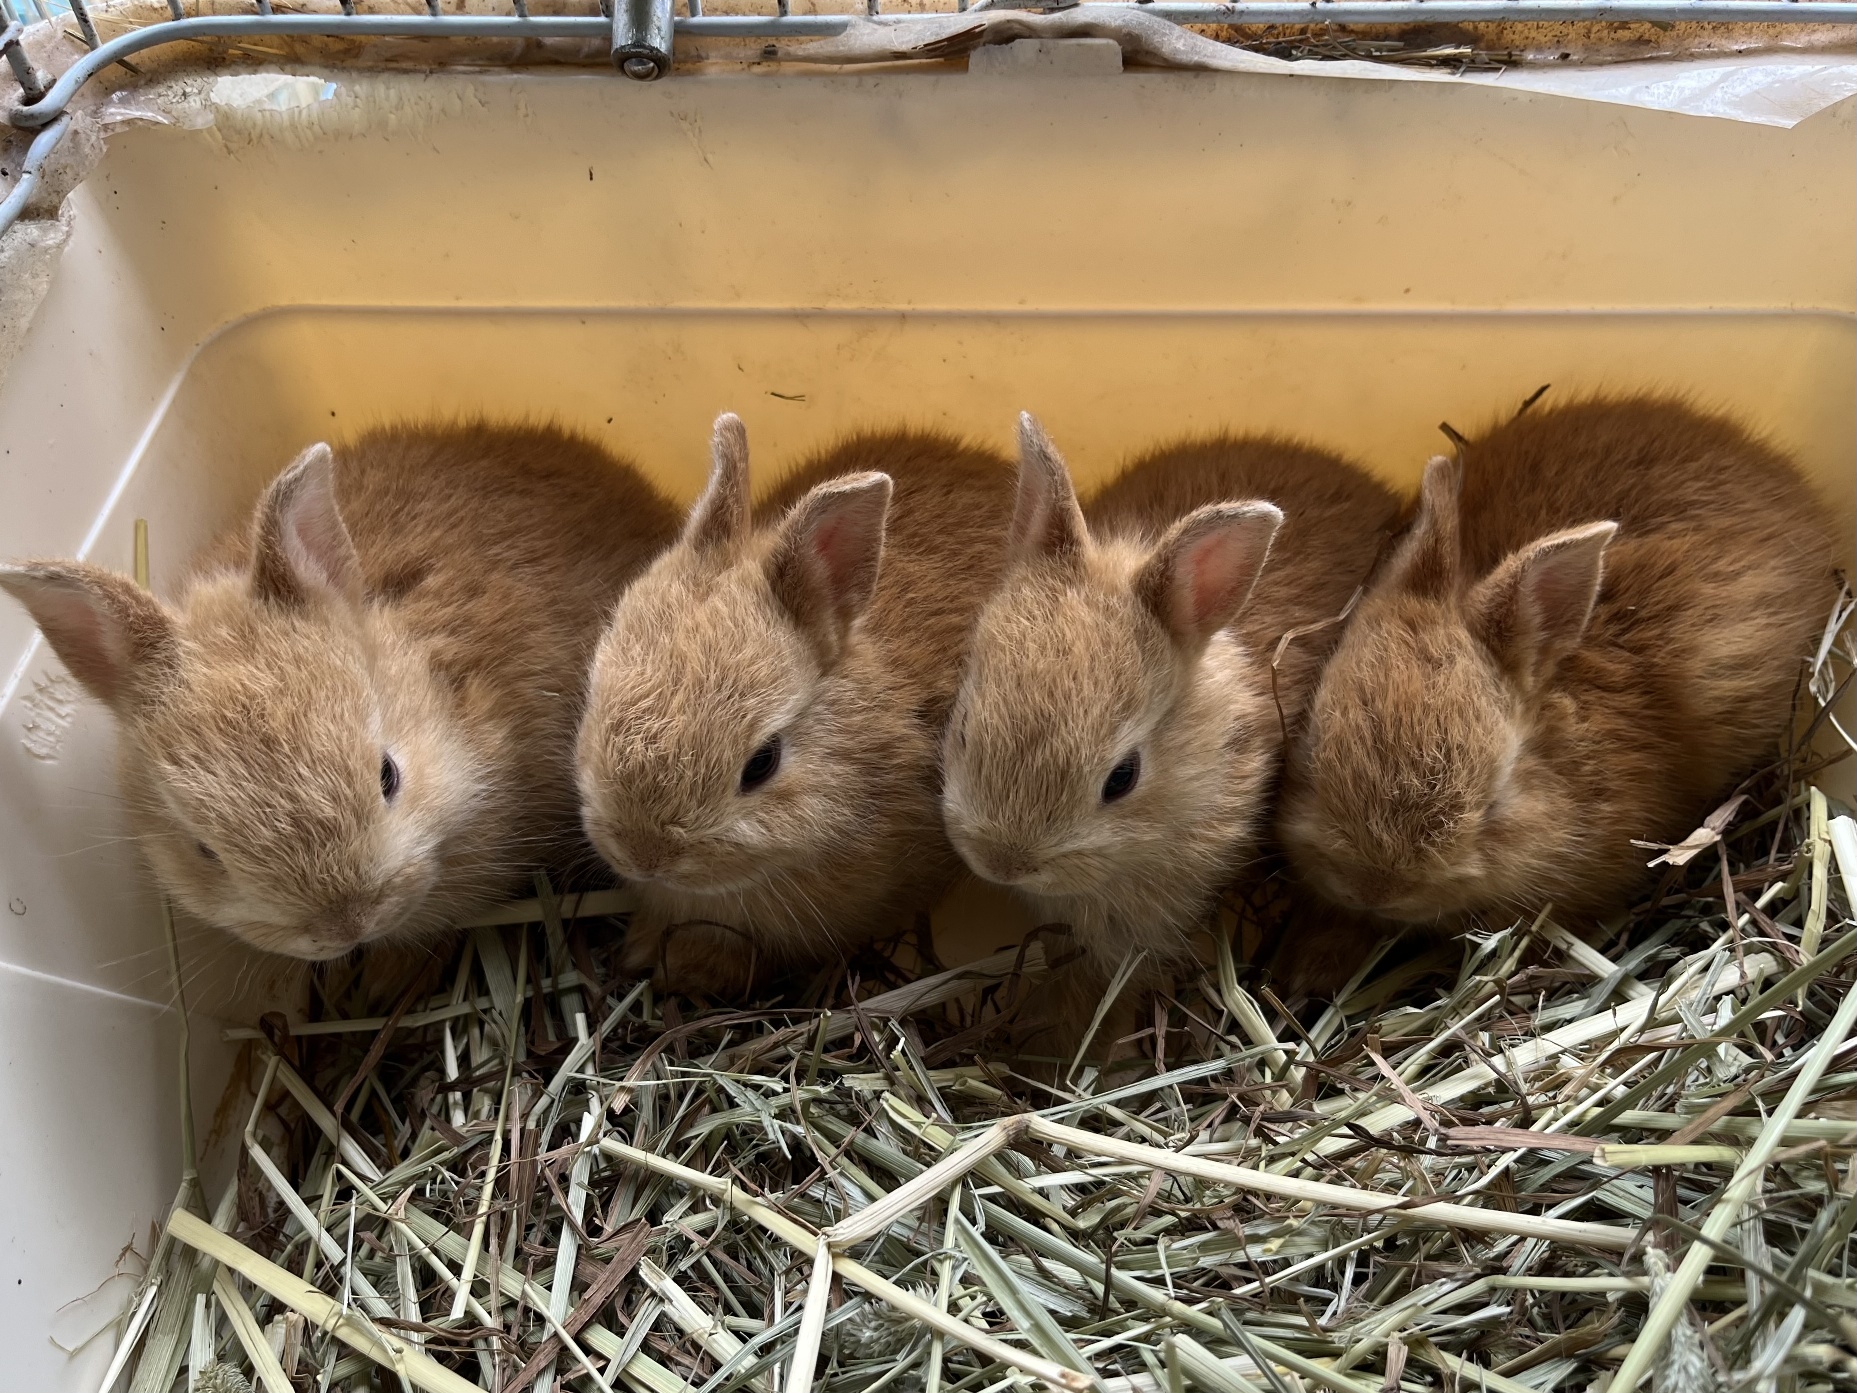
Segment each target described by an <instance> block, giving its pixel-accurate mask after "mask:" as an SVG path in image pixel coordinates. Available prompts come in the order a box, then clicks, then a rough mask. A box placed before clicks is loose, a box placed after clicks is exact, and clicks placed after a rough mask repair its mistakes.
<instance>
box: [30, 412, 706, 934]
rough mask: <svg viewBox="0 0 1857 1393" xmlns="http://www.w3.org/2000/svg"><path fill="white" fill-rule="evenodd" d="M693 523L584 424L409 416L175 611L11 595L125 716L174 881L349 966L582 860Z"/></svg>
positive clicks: (34, 589) (212, 563) (268, 520)
mask: <svg viewBox="0 0 1857 1393" xmlns="http://www.w3.org/2000/svg"><path fill="white" fill-rule="evenodd" d="M676 530H677V518H676V514H675V512H674V511H673V509H672V508H671V506H670V505H669V503H668V502H666V501H665V500H664V499H662V498H660V497H659V496H658V495H657V494H656V493H655V492H654V491H653V490H652V488H651V486H650V485H649V484H647V483H646V482H645V480H644V478H643V477H642V476H640V475H639V473H638V472H637V471H636V470H634V469H632V468H631V467H630V466H628V465H625V464H622V463H620V462H619V461H618V460H616V459H614V458H613V457H612V456H611V455H609V454H607V453H606V452H605V451H604V450H602V449H600V448H599V447H598V446H596V445H594V444H593V443H592V442H590V441H587V440H584V439H581V438H579V437H577V436H573V435H569V434H567V433H565V432H562V431H558V430H553V429H544V428H535V429H531V428H502V427H496V426H489V425H466V426H457V427H437V428H430V429H427V428H416V427H404V426H403V427H394V428H389V429H384V430H377V431H373V432H370V433H369V434H366V435H364V436H362V437H361V438H360V439H359V440H357V441H355V442H354V443H353V444H352V445H347V446H344V447H343V448H342V449H341V450H340V451H339V453H336V452H331V450H330V448H329V447H328V446H327V445H313V446H311V447H310V448H309V449H308V450H305V451H304V452H303V454H302V455H300V456H299V457H298V458H297V460H296V462H295V463H294V464H292V465H291V466H290V467H289V468H288V469H286V470H285V471H284V472H283V473H282V474H281V475H279V476H278V478H277V479H276V480H275V481H274V482H273V483H272V484H271V485H270V487H269V488H268V489H267V490H266V491H265V494H264V497H263V499H262V500H261V501H260V502H259V504H258V507H257V510H256V514H255V516H254V517H253V519H252V521H251V523H250V524H249V525H248V526H245V527H243V528H241V529H239V530H238V532H236V533H235V534H234V535H231V536H228V537H225V538H222V539H221V540H220V541H219V542H218V543H216V544H214V545H213V546H211V547H209V548H208V549H207V550H206V552H205V553H204V554H203V555H202V557H201V558H199V559H198V561H197V562H196V564H195V567H194V569H193V572H192V574H191V575H190V576H189V578H188V579H187V580H186V581H185V582H184V584H183V585H182V587H181V590H180V594H179V596H178V598H177V599H176V601H175V602H174V603H173V604H171V605H170V604H164V603H162V602H161V601H160V600H157V599H156V598H155V597H154V596H152V595H150V594H149V593H147V592H146V591H144V590H142V589H140V588H138V587H137V586H136V584H135V583H134V582H133V581H132V580H130V579H129V578H128V577H126V576H120V575H116V574H114V573H112V572H110V571H106V570H102V569H100V568H98V567H95V566H89V565H85V564H83V563H81V562H37V563H32V564H28V565H23V566H13V567H8V568H5V569H4V570H0V585H4V586H5V587H6V589H7V590H8V591H10V592H11V593H12V594H13V595H14V596H15V597H16V598H18V599H19V600H20V601H21V602H22V603H24V604H25V605H26V607H27V608H28V609H30V610H31V611H32V615H33V617H34V619H36V620H37V621H38V624H39V627H40V628H41V629H42V630H43V631H44V634H45V636H46V638H47V640H49V641H50V643H51V645H52V647H53V649H54V650H55V651H56V652H57V654H58V656H59V657H60V658H61V659H62V660H63V661H64V663H65V665H66V666H67V667H69V668H70V669H71V672H72V673H73V675H75V676H76V677H77V679H78V680H79V681H80V682H82V683H83V684H84V686H85V687H87V688H88V689H89V690H90V691H91V692H92V693H93V694H94V695H95V696H97V697H98V698H99V699H101V700H102V701H103V702H105V703H106V704H107V705H108V706H109V707H110V708H111V710H112V711H114V713H115V715H116V718H117V722H118V725H119V727H120V729H121V740H120V760H121V777H122V784H123V788H124V791H125V794H126V797H127V802H128V804H129V807H130V809H131V813H132V816H133V818H134V820H135V827H136V832H137V834H138V837H139V840H140V844H141V847H142V850H143V851H144V853H145V854H146V856H147V857H148V860H149V863H150V864H151V866H152V867H153V869H154V872H155V876H156V879H157V880H158V882H159V883H160V885H161V887H162V889H163V890H165V891H166V892H167V893H168V894H169V895H171V896H172V897H173V898H174V899H175V900H177V901H178V902H179V903H181V904H182V905H184V906H185V907H186V908H187V909H188V910H190V911H191V912H192V913H193V914H195V915H196V916H198V917H199V918H201V919H203V920H206V921H207V922H209V923H212V924H217V925H219V926H220V927H221V928H224V929H227V930H229V931H231V932H232V933H234V934H236V935H238V936H239V937H240V938H243V939H245V940H247V941H248V942H250V943H252V944H255V945H256V946H257V947H260V948H265V949H269V950H271V951H273V952H278V953H285V954H289V955H290V956H292V957H298V958H310V959H325V958H331V957H337V956H340V955H342V954H344V953H347V952H348V951H349V950H351V949H353V948H355V947H357V946H358V945H361V944H367V943H373V942H376V941H379V940H382V939H386V938H389V937H392V936H401V937H405V936H409V935H413V934H416V933H419V932H422V931H431V930H437V929H442V928H445V927H447V926H448V925H450V924H452V923H454V922H456V921H457V920H458V919H459V918H461V917H464V916H466V915H469V914H470V913H472V912H473V911H475V910H478V909H481V908H483V907H485V905H486V904H487V903H490V902H494V901H495V900H497V899H498V898H500V897H502V896H504V895H506V894H507V893H509V892H510V891H511V890H512V889H515V888H519V887H520V886H521V885H522V884H523V880H524V874H523V872H524V870H525V868H527V867H529V866H532V865H537V864H545V865H552V866H555V867H557V868H563V869H565V868H568V867H570V866H572V865H573V864H575V863H577V862H580V861H583V860H584V859H585V857H586V853H585V842H584V840H583V839H582V837H581V835H580V832H579V815H578V803H577V800H576V798H575V796H574V785H573V769H572V763H571V759H572V753H573V738H574V729H575V724H576V722H577V720H578V719H579V715H580V705H581V692H582V690H583V687H582V684H583V681H584V676H585V672H586V665H587V662H588V659H589V658H590V656H591V654H592V651H593V645H594V642H595V640H596V639H597V638H598V636H599V628H600V624H601V622H602V621H603V620H604V618H605V616H606V614H607V612H608V611H609V610H610V609H611V607H612V605H613V602H614V601H615V600H616V599H617V598H618V594H619V591H620V590H621V588H622V587H623V586H624V585H625V583H626V581H627V580H628V579H629V578H630V577H631V576H633V575H634V574H635V573H637V572H638V571H639V570H640V569H642V568H643V566H644V565H645V563H646V562H647V561H648V560H649V559H650V558H651V556H652V555H653V554H654V553H655V552H656V551H657V550H658V549H659V548H661V547H662V546H664V545H665V544H667V543H668V542H669V541H670V540H671V539H672V538H673V537H675V535H676Z"/></svg>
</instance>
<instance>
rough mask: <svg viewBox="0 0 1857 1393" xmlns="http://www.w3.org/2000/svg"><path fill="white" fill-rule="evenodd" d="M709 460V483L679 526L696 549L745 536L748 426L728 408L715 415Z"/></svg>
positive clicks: (733, 542) (731, 543) (727, 543)
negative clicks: (682, 526) (681, 525)
mask: <svg viewBox="0 0 1857 1393" xmlns="http://www.w3.org/2000/svg"><path fill="white" fill-rule="evenodd" d="M709 460H710V463H709V485H708V487H706V488H705V489H704V490H703V496H702V497H701V498H699V499H697V500H696V506H695V507H694V508H692V509H691V510H690V520H689V521H688V522H686V523H685V524H684V529H683V539H684V541H685V542H686V543H687V544H689V545H690V546H693V547H696V548H697V549H698V550H700V551H709V550H715V549H725V548H731V547H734V546H736V545H738V544H739V543H740V542H742V541H743V540H745V539H746V538H747V536H748V428H747V427H746V426H744V425H743V424H742V418H741V417H739V416H737V415H736V414H735V413H734V412H732V411H725V412H723V413H722V415H720V416H718V417H716V428H715V431H714V432H713V433H712V434H711V436H710V440H709Z"/></svg>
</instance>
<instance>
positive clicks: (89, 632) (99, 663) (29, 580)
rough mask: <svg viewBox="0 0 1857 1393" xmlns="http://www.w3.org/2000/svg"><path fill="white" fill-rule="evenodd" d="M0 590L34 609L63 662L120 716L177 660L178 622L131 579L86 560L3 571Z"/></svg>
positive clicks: (0, 569) (46, 635) (42, 630)
mask: <svg viewBox="0 0 1857 1393" xmlns="http://www.w3.org/2000/svg"><path fill="white" fill-rule="evenodd" d="M0 586H3V587H5V589H6V591H7V593H8V594H10V595H11V596H12V597H13V598H14V599H16V600H18V601H19V602H20V603H21V604H22V605H24V606H25V607H26V608H27V609H28V610H30V611H31V612H32V618H33V620H34V622H36V623H37V624H38V626H39V631H40V632H41V633H43V634H44V635H45V641H46V642H47V643H49V644H51V646H52V651H53V652H55V653H56V654H57V655H58V659H59V661H60V662H62V663H63V664H64V665H65V666H66V667H67V668H69V669H70V670H71V675H72V676H74V677H75V678H77V680H78V681H79V682H82V683H83V684H84V686H85V687H86V688H87V689H88V690H89V691H90V693H91V694H92V695H93V696H95V697H97V698H98V699H99V700H100V701H102V702H104V703H105V704H107V705H108V706H110V707H111V708H112V709H114V710H115V711H117V712H118V713H121V712H123V711H125V710H127V709H128V708H129V707H131V706H133V705H134V704H135V703H136V700H137V698H138V696H140V695H141V694H142V693H144V692H146V691H147V690H148V688H149V686H150V683H151V679H152V680H153V681H154V682H156V683H159V682H160V681H162V680H164V679H165V678H166V677H167V676H168V674H169V672H170V671H171V670H172V668H173V665H174V663H175V661H176V658H177V650H176V644H175V640H174V622H173V620H171V619H170V618H169V617H168V612H167V611H166V610H165V609H163V608H162V607H161V602H160V601H159V600H157V599H156V598H155V597H154V596H153V595H151V594H149V593H148V592H147V591H146V590H144V589H142V587H141V586H139V585H137V584H136V583H135V582H134V581H132V580H130V579H129V578H128V577H127V576H119V575H117V574H116V573H115V572H113V571H106V570H104V569H102V568H101V567H99V566H87V565H85V564H84V563H83V562H81V561H70V562H38V563H32V564H28V565H24V566H0Z"/></svg>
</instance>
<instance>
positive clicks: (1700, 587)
mask: <svg viewBox="0 0 1857 1393" xmlns="http://www.w3.org/2000/svg"><path fill="white" fill-rule="evenodd" d="M1822 517H1823V513H1822V509H1821V508H1820V506H1819V504H1818V502H1817V501H1816V500H1815V499H1814V497H1813V496H1812V494H1811V491H1810V490H1809V489H1808V488H1807V487H1806V485H1805V484H1804V482H1803V481H1802V480H1801V479H1800V477H1799V475H1798V472H1797V471H1796V470H1795V468H1794V467H1793V465H1792V464H1791V463H1790V462H1789V461H1788V460H1787V459H1786V458H1785V457H1783V456H1782V455H1780V454H1779V453H1778V452H1776V451H1775V450H1773V449H1772V448H1770V447H1769V446H1767V445H1765V444H1763V443H1761V442H1760V441H1757V440H1755V439H1754V438H1753V437H1751V436H1750V435H1749V434H1748V433H1747V432H1746V431H1744V430H1742V429H1741V428H1740V427H1738V426H1737V425H1735V424H1734V423H1732V422H1730V421H1728V420H1725V419H1723V418H1720V417H1717V416H1710V415H1706V414H1704V413H1702V412H1700V411H1697V410H1695V409H1693V408H1692V407H1690V406H1688V405H1685V404H1684V403H1682V402H1678V401H1671V400H1663V399H1656V398H1649V397H1633V398H1627V399H1610V400H1605V399H1602V400H1590V401H1582V402H1577V403H1574V404H1571V405H1567V406H1562V407H1559V408H1556V409H1552V410H1536V411H1533V412H1529V413H1526V414H1523V415H1521V416H1519V417H1517V418H1515V419H1514V420H1512V421H1510V422H1509V423H1508V424H1506V425H1502V426H1498V427H1496V428H1495V429H1493V430H1491V431H1489V432H1488V433H1486V434H1484V435H1483V436H1482V437H1481V438H1479V439H1477V440H1474V441H1472V442H1471V443H1470V444H1469V445H1467V446H1466V447H1465V448H1464V450H1463V458H1462V463H1461V466H1460V465H1457V464H1453V463H1451V462H1447V461H1445V460H1442V459H1439V460H1434V461H1433V462H1432V464H1431V466H1430V468H1429V469H1428V470H1427V472H1426V476H1425V485H1424V490H1423V494H1422V498H1421V502H1420V505H1419V508H1418V512H1417V516H1416V518H1415V520H1414V522H1413V524H1412V526H1411V529H1410V531H1409V533H1408V535H1407V537H1406V538H1405V539H1404V541H1403V542H1402V543H1401V545H1400V549H1399V550H1398V551H1397V552H1396V553H1395V555H1394V557H1393V558H1392V560H1391V562H1390V563H1389V566H1388V568H1387V571H1386V574H1385V575H1384V576H1383V577H1382V579H1381V580H1380V581H1378V582H1377V583H1376V585H1375V587H1374V589H1373V591H1372V593H1371V594H1369V596H1368V597H1367V598H1366V599H1365V600H1364V601H1363V602H1362V604H1361V606H1360V608H1359V611H1358V613H1357V615H1356V617H1355V619H1354V622H1353V623H1352V624H1351V625H1350V627H1349V630H1348V633H1347V635H1346V637H1345V638H1344V639H1343V640H1342V642H1341V646H1340V648H1339V649H1338V650H1337V651H1336V653H1335V656H1334V658H1333V660H1332V661H1331V662H1330V664H1329V666H1328V668H1327V670H1326V672H1325V674H1324V676H1323V678H1322V682H1321V686H1320V689H1319V692H1318V694H1317V696H1316V699H1315V702H1314V705H1313V708H1312V714H1311V720H1310V724H1309V727H1308V730H1307V732H1306V735H1305V737H1304V738H1303V739H1302V740H1301V741H1300V742H1299V745H1298V749H1297V752H1296V755H1295V757H1294V758H1293V759H1292V761H1291V767H1290V774H1289V778H1288V780H1287V782H1286V791H1285V799H1284V804H1283V811H1282V816H1281V828H1282V837H1283V840H1284V842H1285V843H1286V845H1287V846H1288V848H1289V849H1290V851H1291V853H1292V855H1293V857H1294V859H1295V862H1296V864H1297V866H1298V868H1299V870H1300V871H1301V872H1302V874H1303V876H1304V877H1305V878H1306V879H1307V880H1308V881H1310V882H1311V883H1312V884H1313V885H1314V886H1315V887H1316V888H1317V889H1318V890H1319V891H1320V892H1321V893H1323V894H1324V895H1326V896H1328V897H1330V898H1331V899H1332V900H1334V901H1335V902H1337V903H1339V904H1341V905H1343V906H1346V907H1349V908H1351V909H1353V910H1357V911H1368V912H1371V913H1372V914H1374V915H1377V916H1382V917H1383V918H1385V919H1391V920H1398V921H1402V922H1407V923H1424V924H1439V925H1441V926H1443V927H1446V928H1450V927H1454V926H1456V925H1457V924H1459V923H1461V922H1463V921H1464V918H1465V916H1470V915H1498V916H1502V917H1504V918H1507V917H1510V916H1514V915H1519V914H1527V913H1532V912H1534V911H1536V910H1537V909H1539V907H1540V906H1541V905H1542V904H1544V903H1547V902H1552V903H1553V904H1554V906H1555V907H1556V909H1557V910H1558V911H1559V912H1560V913H1561V914H1563V915H1566V916H1572V917H1574V918H1579V917H1591V916H1599V915H1604V914H1606V913H1609V912H1612V911H1615V910H1617V909H1619V908H1621V907H1622V906H1623V904H1624V902H1625V900H1626V898H1627V897H1628V896H1629V895H1631V894H1632V893H1634V891H1636V890H1637V889H1638V888H1639V887H1640V886H1641V885H1642V884H1643V883H1644V882H1645V878H1646V875H1647V872H1646V870H1645V859H1646V856H1645V853H1644V852H1643V851H1641V850H1639V849H1637V848H1634V847H1633V846H1632V845H1631V843H1632V840H1633V839H1634V838H1636V839H1640V840H1646V841H1661V842H1674V841H1676V840H1678V839H1679V838H1681V837H1682V836H1683V835H1685V834H1686V833H1688V832H1689V831H1690V830H1691V829H1692V828H1694V827H1695V826H1696V825H1697V824H1698V823H1699V822H1700V821H1701V819H1702V818H1703V816H1704V815H1706V814H1707V813H1708V812H1709V810H1710V809H1711V807H1713V806H1714V805H1715V802H1716V801H1717V800H1718V799H1719V798H1721V797H1722V796H1723V795H1724V794H1725V793H1726V792H1727V791H1728V790H1729V789H1730V787H1731V786H1732V785H1733V784H1734V783H1735V781H1736V780H1737V779H1739V778H1741V777H1742V776H1743V775H1745V774H1746V773H1748V772H1749V771H1750V770H1751V769H1752V768H1754V767H1755V766H1757V765H1758V764H1760V763H1761V762H1762V761H1764V760H1768V759H1771V758H1773V757H1775V756H1776V755H1777V754H1778V753H1779V749H1780V740H1781V737H1782V735H1783V734H1784V732H1785V731H1786V730H1787V727H1788V723H1789V718H1790V714H1791V710H1792V700H1793V696H1794V693H1795V690H1796V684H1797V682H1798V680H1799V677H1800V672H1801V668H1800V664H1801V662H1802V660H1803V659H1805V658H1806V657H1807V655H1808V654H1809V652H1810V650H1811V649H1812V647H1813V645H1814V643H1815V642H1816V640H1817V638H1818V635H1819V633H1820V630H1821V628H1822V625H1823V623H1824V620H1825V616H1826V614H1827V613H1828V611H1829V609H1830V606H1831V604H1832V601H1833V597H1834V595H1835V594H1836V579H1835V574H1834V565H1835V562H1834V554H1833V551H1832V548H1831V544H1830V540H1829V537H1828V535H1827V533H1826V530H1825V527H1824V524H1823V522H1822Z"/></svg>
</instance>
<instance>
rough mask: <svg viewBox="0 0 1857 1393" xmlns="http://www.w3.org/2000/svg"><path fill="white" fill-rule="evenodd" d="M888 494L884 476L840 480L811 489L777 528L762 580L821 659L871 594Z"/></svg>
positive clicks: (835, 648)
mask: <svg viewBox="0 0 1857 1393" xmlns="http://www.w3.org/2000/svg"><path fill="white" fill-rule="evenodd" d="M890 491H891V483H890V476H889V475H888V474H877V473H868V474H847V475H846V476H845V477H844V478H842V479H833V480H831V481H829V482H827V483H823V484H820V485H819V486H818V487H816V488H814V489H813V490H812V491H811V492H810V493H808V494H807V495H806V496H805V497H804V498H802V499H800V501H799V502H798V503H795V504H794V505H793V508H792V510H791V511H790V512H789V513H788V514H787V516H786V518H785V520H784V521H783V522H782V523H781V524H780V534H779V537H778V539H777V540H776V542H775V544H774V549H773V551H772V553H771V554H770V555H769V557H768V563H767V565H768V580H769V582H770V583H771V584H772V586H773V590H774V594H775V596H776V597H778V599H779V600H780V602H781V604H783V605H785V606H786V608H787V612H788V613H789V614H791V615H792V616H793V619H794V622H795V623H797V624H798V625H799V626H800V628H801V629H803V630H805V631H806V633H807V634H808V636H809V637H811V638H812V639H813V640H814V641H815V642H816V643H817V644H818V645H819V648H820V650H821V651H822V652H823V653H824V654H826V655H827V660H828V661H830V660H831V659H833V658H835V657H836V655H837V652H838V650H839V648H840V646H841V645H842V644H843V643H844V640H845V634H846V633H847V631H849V629H850V628H851V625H852V624H853V623H854V622H855V621H856V620H857V618H858V617H859V616H860V615H862V614H863V613H864V611H865V610H866V609H867V608H869V606H870V602H871V596H872V595H873V594H874V593H875V591H876V589H877V574H878V571H879V570H880V569H881V567H882V564H883V530H884V523H885V521H886V519H887V518H888V516H889V511H890Z"/></svg>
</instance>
